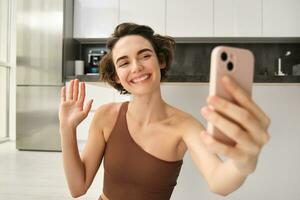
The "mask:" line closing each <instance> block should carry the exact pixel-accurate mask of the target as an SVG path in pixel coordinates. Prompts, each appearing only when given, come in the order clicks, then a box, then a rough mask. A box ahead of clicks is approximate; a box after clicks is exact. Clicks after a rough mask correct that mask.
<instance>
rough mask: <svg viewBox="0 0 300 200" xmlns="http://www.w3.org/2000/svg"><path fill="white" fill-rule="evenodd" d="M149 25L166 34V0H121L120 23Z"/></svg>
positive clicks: (157, 31)
mask: <svg viewBox="0 0 300 200" xmlns="http://www.w3.org/2000/svg"><path fill="white" fill-rule="evenodd" d="M122 22H133V23H137V24H143V25H148V26H150V27H151V28H153V29H154V31H155V32H156V33H159V34H163V35H164V34H165V0H164V1H162V0H152V1H148V0H120V23H122Z"/></svg>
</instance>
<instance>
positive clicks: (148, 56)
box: [112, 35, 165, 94]
mask: <svg viewBox="0 0 300 200" xmlns="http://www.w3.org/2000/svg"><path fill="white" fill-rule="evenodd" d="M112 58H113V62H114V65H115V68H116V72H117V77H116V81H117V82H118V83H120V84H121V85H122V86H123V87H124V88H125V89H126V90H127V91H128V92H130V93H131V94H146V93H150V92H152V91H153V90H154V89H156V88H157V87H159V84H160V68H163V67H165V66H162V65H161V64H159V61H158V58H157V56H156V53H155V51H154V49H153V47H152V45H151V43H150V42H149V41H148V40H146V39H145V38H143V37H142V36H139V35H129V36H125V37H123V38H121V39H120V40H119V41H118V42H117V43H116V44H115V46H114V48H113V50H112Z"/></svg>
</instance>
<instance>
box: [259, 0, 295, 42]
mask: <svg viewBox="0 0 300 200" xmlns="http://www.w3.org/2000/svg"><path fill="white" fill-rule="evenodd" d="M299 19H300V1H299V0H263V36H264V37H300V23H299Z"/></svg>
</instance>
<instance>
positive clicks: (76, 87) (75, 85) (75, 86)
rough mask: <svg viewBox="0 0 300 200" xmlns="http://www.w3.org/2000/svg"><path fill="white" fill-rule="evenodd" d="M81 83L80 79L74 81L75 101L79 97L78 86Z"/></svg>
mask: <svg viewBox="0 0 300 200" xmlns="http://www.w3.org/2000/svg"><path fill="white" fill-rule="evenodd" d="M78 85H79V81H78V79H75V81H74V89H73V90H74V91H73V100H74V101H77V99H78V87H79V86H78Z"/></svg>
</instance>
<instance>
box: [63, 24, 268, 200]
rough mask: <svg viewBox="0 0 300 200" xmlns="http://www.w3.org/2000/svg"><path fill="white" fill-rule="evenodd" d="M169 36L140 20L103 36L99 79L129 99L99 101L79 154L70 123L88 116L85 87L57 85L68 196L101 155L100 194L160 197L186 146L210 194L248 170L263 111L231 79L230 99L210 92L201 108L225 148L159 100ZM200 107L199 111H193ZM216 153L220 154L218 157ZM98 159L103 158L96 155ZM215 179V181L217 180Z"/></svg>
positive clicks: (78, 190) (261, 134) (129, 199)
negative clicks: (232, 143)
mask: <svg viewBox="0 0 300 200" xmlns="http://www.w3.org/2000/svg"><path fill="white" fill-rule="evenodd" d="M174 45H175V42H174V40H173V39H172V38H171V37H168V36H160V35H158V34H154V32H153V30H152V29H151V28H150V27H148V26H142V25H137V24H133V23H123V24H120V25H118V26H117V27H116V29H115V31H114V33H113V34H112V36H111V38H109V40H108V42H107V48H108V50H109V51H108V54H106V55H105V57H104V58H103V59H102V60H101V63H100V72H101V78H102V80H104V81H106V82H108V83H109V84H110V85H111V86H113V87H114V88H116V89H117V90H118V91H120V93H122V94H127V93H130V94H131V100H130V101H129V102H121V103H109V104H105V105H102V106H100V107H99V108H98V109H97V111H96V113H95V115H94V118H93V120H92V123H91V125H90V129H89V136H88V140H87V143H86V146H85V148H84V151H83V153H82V154H81V155H80V154H79V152H78V147H77V141H76V127H77V126H78V125H79V124H80V122H81V121H83V120H84V119H85V118H86V116H87V115H88V112H89V110H90V109H91V105H92V101H91V100H90V101H88V103H87V104H86V105H85V106H84V101H85V85H84V83H80V84H79V82H78V80H73V81H71V83H70V88H69V91H68V94H66V88H62V91H61V105H60V111H59V117H60V134H61V139H62V153H63V162H64V169H65V174H66V178H67V182H68V186H69V189H70V192H71V194H72V196H73V197H78V196H81V195H83V194H85V193H86V191H87V190H88V188H89V187H90V185H91V183H92V181H93V179H94V177H95V174H96V172H97V170H98V168H99V166H100V165H101V163H102V160H104V162H103V164H104V185H103V193H102V194H101V196H100V197H99V199H103V200H107V199H109V200H121V199H125V200H150V199H151V200H153V199H155V200H167V199H170V197H171V194H172V192H173V189H174V187H175V185H176V183H177V177H178V175H179V173H180V169H181V166H182V163H183V157H184V155H185V153H186V152H187V151H189V152H190V153H191V156H192V159H193V161H194V163H195V165H196V166H197V168H198V169H199V172H200V173H201V174H202V175H203V177H204V178H205V180H206V181H207V183H208V185H209V188H210V189H211V191H212V192H214V193H217V194H220V195H227V194H229V193H231V192H233V191H235V190H236V189H238V188H239V187H240V186H241V185H242V183H243V182H244V181H245V179H246V177H247V176H248V175H249V174H251V173H253V172H254V171H255V168H256V165H257V160H258V157H259V154H260V152H261V149H262V147H263V146H264V145H265V144H266V143H267V142H268V140H269V134H268V131H267V129H268V127H269V125H270V119H269V117H268V116H267V115H266V114H265V113H264V112H263V111H262V110H261V109H260V108H259V107H258V106H257V105H256V104H255V103H254V102H253V100H252V99H251V98H250V97H249V96H247V94H246V93H245V92H244V91H243V90H242V89H241V88H240V87H239V85H237V84H236V83H235V82H234V80H232V79H231V78H229V77H224V85H225V87H226V89H227V90H228V91H229V93H230V94H231V95H232V96H233V97H234V99H235V100H236V102H238V104H232V103H231V102H228V101H226V100H225V99H222V98H219V97H216V96H211V97H209V98H208V99H207V102H208V105H210V106H212V107H213V108H214V109H211V108H209V107H208V106H205V107H204V108H202V110H201V113H202V114H203V116H204V117H205V118H206V119H207V120H209V121H210V122H211V123H213V124H214V125H215V126H217V127H218V128H219V129H220V130H222V131H223V132H224V133H225V134H226V135H227V136H228V137H230V138H232V139H233V140H235V141H236V145H235V146H227V145H225V144H223V143H221V142H219V141H217V140H215V139H214V138H213V137H211V136H210V135H209V134H207V132H206V130H205V128H204V126H203V125H202V124H201V123H200V122H199V121H198V120H196V119H195V118H194V117H192V116H191V115H190V114H188V113H186V112H184V111H181V110H179V109H177V108H175V107H173V106H171V105H169V104H168V103H167V102H165V101H164V100H163V99H162V96H161V90H160V82H161V81H162V80H163V79H164V78H165V75H166V72H167V71H168V69H169V67H170V65H171V62H172V60H173V49H174ZM79 91H80V94H79ZM199 111H200V110H199ZM218 155H225V156H226V157H228V159H227V160H226V161H222V160H221V159H220V158H219V156H218ZM103 158H104V159H103ZM220 180H222V181H220Z"/></svg>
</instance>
